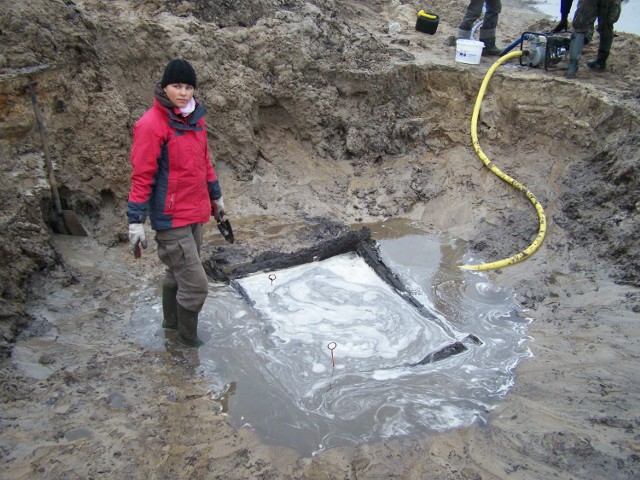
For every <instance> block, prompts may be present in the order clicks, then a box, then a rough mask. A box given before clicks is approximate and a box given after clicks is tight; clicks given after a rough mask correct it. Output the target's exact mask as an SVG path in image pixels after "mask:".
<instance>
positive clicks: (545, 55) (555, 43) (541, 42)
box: [520, 32, 571, 70]
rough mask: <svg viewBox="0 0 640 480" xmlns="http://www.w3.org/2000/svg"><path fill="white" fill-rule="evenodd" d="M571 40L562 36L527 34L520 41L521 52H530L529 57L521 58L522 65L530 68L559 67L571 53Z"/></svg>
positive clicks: (546, 68)
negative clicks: (568, 53) (569, 52)
mask: <svg viewBox="0 0 640 480" xmlns="http://www.w3.org/2000/svg"><path fill="white" fill-rule="evenodd" d="M570 45H571V39H570V38H569V37H565V36H562V35H550V34H547V33H535V32H525V33H523V34H522V37H521V39H520V50H522V51H529V52H530V54H529V55H522V56H521V57H520V65H528V66H529V67H544V69H545V70H549V67H551V66H554V65H557V64H558V63H559V62H560V61H561V60H562V59H563V58H564V57H565V56H566V55H567V52H568V51H569V46H570Z"/></svg>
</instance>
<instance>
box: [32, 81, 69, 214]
mask: <svg viewBox="0 0 640 480" xmlns="http://www.w3.org/2000/svg"><path fill="white" fill-rule="evenodd" d="M37 84H38V82H29V83H28V84H27V86H28V87H29V93H30V94H31V102H33V111H34V112H35V114H36V123H37V124H38V130H39V131H40V138H41V139H42V148H43V150H44V159H45V162H46V164H47V175H48V176H49V185H50V186H51V197H52V198H53V204H54V206H55V209H56V213H57V214H58V215H62V203H61V202H60V195H58V184H57V182H56V177H55V175H54V174H53V164H52V163H51V155H50V154H49V140H48V139H47V132H46V131H45V129H44V124H43V122H42V115H41V114H40V107H39V106H38V99H37V98H36V90H35V88H34V87H35V86H36V85H37Z"/></svg>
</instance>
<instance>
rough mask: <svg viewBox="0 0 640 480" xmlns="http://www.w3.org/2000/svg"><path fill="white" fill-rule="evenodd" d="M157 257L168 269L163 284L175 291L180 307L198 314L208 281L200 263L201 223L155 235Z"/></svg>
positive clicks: (207, 287)
mask: <svg viewBox="0 0 640 480" xmlns="http://www.w3.org/2000/svg"><path fill="white" fill-rule="evenodd" d="M156 242H157V244H158V258H159V259H160V261H161V262H162V263H164V264H165V265H166V267H167V269H166V270H165V274H164V279H163V280H162V285H163V286H165V287H168V288H173V289H177V290H178V295H177V297H176V298H177V300H178V303H179V304H180V305H182V307H183V308H186V309H187V310H189V311H191V312H199V311H200V310H201V309H202V305H203V304H204V301H205V300H206V299H207V293H208V291H209V281H208V279H207V274H206V273H205V271H204V267H203V266H202V262H201V260H200V246H201V245H202V224H201V223H194V224H193V225H187V226H186V227H179V228H171V229H169V230H159V231H157V232H156Z"/></svg>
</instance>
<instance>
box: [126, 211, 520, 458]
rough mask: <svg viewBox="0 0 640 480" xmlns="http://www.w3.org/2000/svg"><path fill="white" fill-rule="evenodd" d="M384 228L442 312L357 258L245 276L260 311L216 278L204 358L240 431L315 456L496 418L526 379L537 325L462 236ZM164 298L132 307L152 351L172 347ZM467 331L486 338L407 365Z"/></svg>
mask: <svg viewBox="0 0 640 480" xmlns="http://www.w3.org/2000/svg"><path fill="white" fill-rule="evenodd" d="M372 236H373V237H374V238H376V239H378V241H379V244H380V251H381V255H382V257H383V260H384V261H385V263H386V264H387V265H389V266H390V267H391V268H392V269H393V270H394V271H395V272H397V274H398V275H399V276H400V278H401V279H402V280H403V282H404V283H405V284H406V285H407V286H408V288H409V290H410V291H411V292H412V294H413V295H414V296H415V297H416V298H417V299H419V300H420V301H421V302H422V303H423V305H425V307H426V308H427V309H428V310H429V311H430V312H431V313H432V316H433V318H425V317H424V316H422V315H420V313H419V312H417V311H416V309H415V308H414V307H413V306H411V305H410V304H409V303H407V302H406V301H404V300H403V299H401V298H400V297H399V296H397V295H395V294H394V292H393V290H392V289H391V288H390V287H389V286H388V285H387V284H386V283H384V282H382V280H380V279H379V278H378V277H377V276H376V275H375V274H374V273H373V271H372V270H371V269H370V268H369V267H368V266H367V265H366V264H364V262H363V261H362V259H360V258H359V257H358V256H357V255H355V254H353V255H351V254H347V255H344V256H340V257H334V258H333V259H329V260H328V261H323V262H315V263H312V264H308V265H303V266H299V267H293V268H290V269H286V270H282V271H278V272H275V274H276V279H275V280H274V281H273V282H272V281H271V280H270V279H269V277H268V275H269V274H267V273H259V274H255V275H252V276H250V277H246V278H245V279H242V280H241V281H240V282H241V284H242V286H243V288H244V289H245V290H246V292H247V293H249V295H250V297H251V299H252V300H253V301H254V302H255V304H254V305H253V306H250V305H248V304H247V303H246V301H245V300H244V298H243V297H242V296H241V295H240V294H239V293H238V292H237V291H235V290H234V289H233V288H231V287H230V286H227V285H222V284H215V283H212V284H211V285H210V295H209V298H208V299H207V302H206V303H205V306H204V308H203V311H202V314H201V317H200V318H201V322H200V334H201V337H202V338H203V340H205V341H206V344H205V345H204V346H203V347H201V348H200V349H199V350H198V352H197V357H198V360H197V362H196V365H197V369H198V371H199V372H200V374H202V375H203V376H204V377H205V378H207V379H208V381H209V382H210V383H211V388H212V391H214V392H220V393H219V395H220V396H224V411H225V412H226V413H227V415H228V418H229V421H230V422H231V423H232V424H233V425H234V426H235V427H249V428H252V429H253V430H255V431H257V432H258V433H259V434H260V435H261V437H262V438H263V439H264V441H265V442H267V443H272V444H277V445H284V446H287V447H291V448H294V449H296V450H297V451H298V452H300V453H301V454H303V455H310V454H313V453H315V452H318V451H320V450H322V449H325V448H328V447H332V446H339V445H341V446H344V445H358V444H362V443H365V442H369V441H375V440H381V439H388V438H393V437H400V436H411V435H425V434H428V433H429V432H433V431H441V430H445V429H450V428H455V427H461V426H468V425H471V424H473V423H475V422H484V421H485V420H486V418H487V414H488V412H489V411H490V410H491V409H492V408H493V407H494V406H495V404H496V402H498V401H499V400H500V398H502V397H503V396H504V395H505V394H506V393H507V392H508V391H509V389H510V388H511V387H512V386H513V383H514V379H515V369H516V366H517V364H518V362H519V361H520V360H521V359H522V358H525V357H527V356H530V351H529V349H528V348H527V346H526V340H527V337H526V330H527V325H528V323H529V322H530V319H528V318H526V316H525V315H524V313H523V312H522V310H521V308H520V307H519V306H518V305H517V304H516V302H515V301H514V300H513V295H512V294H511V293H510V292H508V291H506V290H503V289H501V288H499V287H496V286H494V285H492V284H491V283H489V282H488V281H487V279H486V277H485V275H484V274H482V273H477V272H465V271H461V270H460V269H459V268H458V267H457V266H458V265H460V264H462V263H463V262H462V257H463V255H464V253H465V252H464V246H463V244H462V243H461V242H456V241H453V240H450V239H447V238H444V237H428V236H424V235H421V234H419V231H418V230H417V229H415V228H413V227H412V226H411V225H410V224H406V222H405V223H402V222H400V223H393V222H387V223H385V224H383V225H379V226H378V227H377V228H373V229H372ZM270 273H273V272H270ZM155 281H156V283H157V284H159V278H158V279H155ZM159 296H160V292H159V290H158V287H157V286H155V285H154V286H151V285H150V286H149V287H148V288H147V291H146V292H145V293H144V294H143V298H139V297H138V298H137V302H139V303H138V305H140V308H139V309H138V310H136V311H135V312H134V313H133V314H132V322H133V324H134V327H135V329H136V332H137V333H136V335H137V336H138V338H140V341H141V342H142V343H143V344H144V345H145V346H147V347H148V348H155V349H163V348H167V346H166V344H165V334H164V332H163V330H162V329H161V328H160V323H161V316H162V315H161V305H160V298H159ZM468 333H472V334H474V335H476V336H477V337H479V338H480V339H481V340H482V342H483V344H482V345H479V346H475V345H472V346H469V348H468V350H466V351H464V352H462V353H460V354H458V355H454V356H451V357H449V358H447V359H445V360H442V361H439V362H435V363H430V364H426V365H420V366H417V367H407V366H405V365H406V364H407V363H415V362H416V361H418V360H420V359H421V358H422V357H423V356H424V355H426V354H428V353H430V352H433V351H434V350H437V349H438V348H439V347H442V346H443V345H447V344H450V343H451V342H452V341H455V340H460V339H462V338H464V337H465V336H466V335H467V334H468ZM332 341H334V342H336V343H337V346H336V348H335V350H334V354H335V367H333V366H332V363H331V352H330V351H329V350H328V348H327V344H328V343H329V342H332ZM223 392H224V393H223Z"/></svg>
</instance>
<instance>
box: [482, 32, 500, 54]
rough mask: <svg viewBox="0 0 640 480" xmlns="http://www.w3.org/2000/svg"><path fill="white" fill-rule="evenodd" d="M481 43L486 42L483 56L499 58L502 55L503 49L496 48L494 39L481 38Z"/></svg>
mask: <svg viewBox="0 0 640 480" xmlns="http://www.w3.org/2000/svg"><path fill="white" fill-rule="evenodd" d="M480 41H481V42H484V47H483V49H482V54H483V55H490V56H492V57H495V56H498V55H500V54H501V53H502V49H501V48H500V47H497V46H496V39H495V37H493V38H484V39H483V38H481V39H480Z"/></svg>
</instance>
